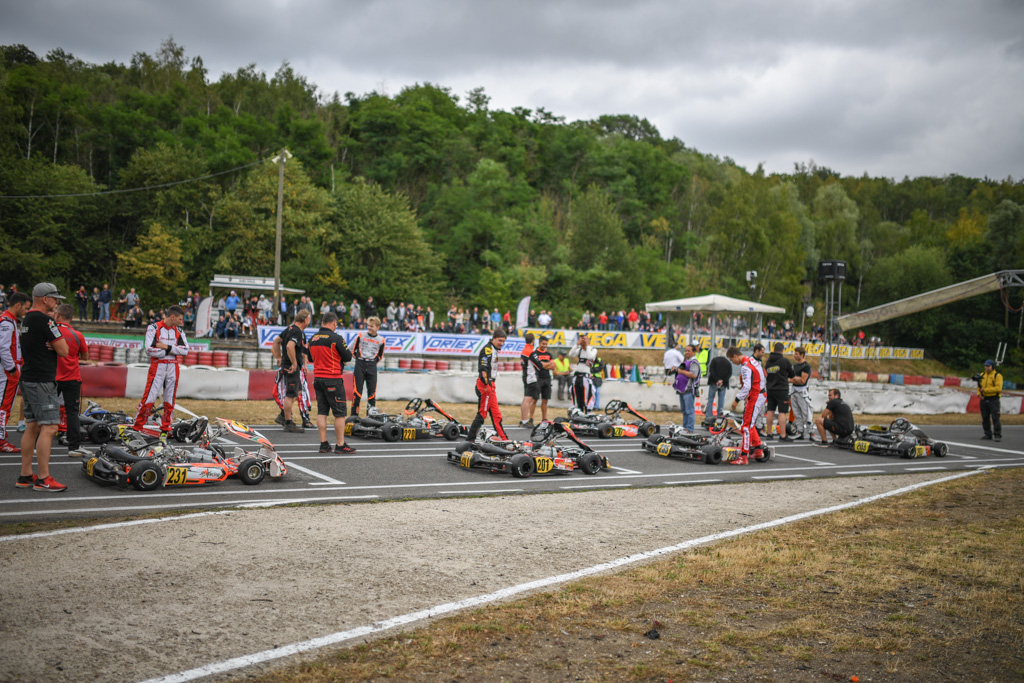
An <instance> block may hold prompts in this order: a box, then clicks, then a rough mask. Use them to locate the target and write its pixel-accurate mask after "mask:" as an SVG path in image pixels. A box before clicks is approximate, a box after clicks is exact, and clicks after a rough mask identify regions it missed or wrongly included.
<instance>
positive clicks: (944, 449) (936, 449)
mask: <svg viewBox="0 0 1024 683" xmlns="http://www.w3.org/2000/svg"><path fill="white" fill-rule="evenodd" d="M947 453H949V446H947V445H946V444H944V443H942V442H941V441H937V442H935V443H934V444H932V455H934V456H935V457H936V458H945V457H946V454H947Z"/></svg>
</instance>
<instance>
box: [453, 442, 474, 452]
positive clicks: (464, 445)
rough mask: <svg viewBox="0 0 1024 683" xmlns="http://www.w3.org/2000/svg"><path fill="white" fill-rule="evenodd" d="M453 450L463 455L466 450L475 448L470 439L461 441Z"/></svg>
mask: <svg viewBox="0 0 1024 683" xmlns="http://www.w3.org/2000/svg"><path fill="white" fill-rule="evenodd" d="M453 450H454V451H455V452H456V453H458V454H459V455H462V454H463V453H465V452H466V451H471V450H473V446H472V444H471V443H470V442H469V441H460V442H459V443H458V445H456V446H455V448H454V449H453Z"/></svg>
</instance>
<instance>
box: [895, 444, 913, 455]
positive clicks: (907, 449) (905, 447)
mask: <svg viewBox="0 0 1024 683" xmlns="http://www.w3.org/2000/svg"><path fill="white" fill-rule="evenodd" d="M896 452H897V453H898V454H899V456H900V457H901V458H913V457H914V444H912V443H910V442H909V441H901V442H900V443H899V445H897V446H896Z"/></svg>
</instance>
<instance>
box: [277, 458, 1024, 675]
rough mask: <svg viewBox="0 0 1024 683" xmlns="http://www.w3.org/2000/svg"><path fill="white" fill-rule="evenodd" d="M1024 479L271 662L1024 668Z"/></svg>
mask: <svg viewBox="0 0 1024 683" xmlns="http://www.w3.org/2000/svg"><path fill="white" fill-rule="evenodd" d="M1022 486H1024V472H1022V471H1020V470H1017V471H1006V472H1000V473H989V474H985V475H979V476H975V477H971V478H968V479H966V480H959V481H955V482H949V483H947V484H942V485H938V486H934V487H929V488H927V489H923V490H921V491H917V492H914V493H911V494H908V495H906V496H903V497H901V498H899V499H889V500H886V501H881V502H878V503H874V504H871V505H868V506H865V507H862V508H857V509H854V510H850V511H846V512H842V513H837V514H833V515H829V516H827V517H821V518H816V519H812V520H807V521H804V522H801V523H798V524H793V525H790V526H787V527H782V528H777V529H773V530H769V531H764V532H760V533H757V534H753V535H750V536H747V537H744V538H740V539H737V540H733V541H730V542H726V543H721V544H718V545H714V546H710V547H707V548H703V549H700V550H697V551H694V552H689V553H685V554H680V555H678V556H676V557H674V558H671V559H668V560H663V561H659V562H654V563H651V564H648V565H645V566H641V567H637V568H635V569H632V570H630V571H626V572H622V573H620V574H616V575H612V576H602V577H597V578H592V579H588V580H584V581H580V582H576V583H573V584H570V585H567V586H565V587H564V588H562V589H560V590H557V591H554V592H550V593H542V594H536V595H531V596H529V597H526V598H522V599H519V600H516V601H514V602H510V603H506V604H502V605H498V606H494V607H490V608H485V609H479V610H475V611H472V612H467V613H465V614H462V615H459V616H455V617H451V618H447V619H443V620H439V621H436V622H434V623H432V624H429V625H427V626H424V627H423V628H420V629H417V630H415V631H412V632H403V633H399V634H397V635H393V636H390V637H387V638H384V639H380V640H377V641H374V642H370V643H367V644H363V645H359V646H356V647H353V648H348V649H344V650H341V651H338V652H335V653H333V654H329V655H324V656H321V657H320V658H318V659H316V660H315V661H311V662H307V663H304V664H300V665H295V666H292V667H289V668H285V669H282V670H280V671H278V672H275V673H273V674H270V675H267V676H264V677H262V678H260V679H259V680H262V681H267V682H276V681H304V682H320V681H342V680H344V681H349V680H366V681H383V680H389V681H396V680H397V681H407V680H408V681H413V680H415V681H421V680H454V681H463V680H465V681H480V680H486V681H492V680H493V681H497V680H515V681H548V680H564V679H569V680H581V681H619V680H633V681H666V680H674V681H684V680H696V679H699V680H707V679H723V680H724V679H728V680H733V681H735V680H744V681H745V680H807V681H819V680H842V681H846V680H851V676H857V677H859V679H860V680H862V681H870V680H874V681H879V680H938V679H948V678H953V679H961V680H972V681H974V680H985V681H989V680H1020V679H1021V677H1022V676H1024V656H1022V655H1021V653H1022V652H1024V637H1022V632H1024V629H1022V623H1024V621H1022V614H1024V590H1022V588H1024V586H1022V585H1021V583H1022V582H1021V572H1020V568H1021V566H1022V561H1024V496H1022V495H1021V493H1022ZM655 630H656V631H657V632H658V636H659V637H658V638H657V639H654V638H652V637H651V636H653V635H654V633H653V632H652V631H655Z"/></svg>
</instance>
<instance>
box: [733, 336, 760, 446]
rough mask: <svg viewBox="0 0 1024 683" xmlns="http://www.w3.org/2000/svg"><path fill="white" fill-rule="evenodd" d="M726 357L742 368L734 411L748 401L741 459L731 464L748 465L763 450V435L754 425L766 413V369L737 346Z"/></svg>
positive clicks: (742, 430)
mask: <svg viewBox="0 0 1024 683" xmlns="http://www.w3.org/2000/svg"><path fill="white" fill-rule="evenodd" d="M725 355H726V357H727V358H728V359H729V360H730V361H731V362H732V364H733V365H738V366H740V390H739V392H738V393H737V394H736V398H735V400H733V402H732V410H736V406H737V405H739V402H740V401H743V400H746V405H745V406H744V408H743V425H742V426H741V427H740V433H741V434H742V435H743V444H742V445H741V446H740V457H738V458H736V459H735V460H733V461H731V462H732V464H733V465H746V464H749V462H750V461H749V459H748V458H749V456H750V455H751V454H752V453H754V452H755V451H760V450H761V435H760V434H758V433H757V427H755V426H754V423H755V422H756V421H757V418H758V417H760V416H761V414H762V413H763V412H764V408H765V403H767V401H768V396H767V392H766V391H765V382H766V379H765V374H764V368H762V367H761V364H760V363H759V362H757V359H755V358H749V357H747V356H744V355H743V354H742V353H740V350H739V349H737V348H736V347H735V346H733V347H730V348H729V350H728V351H726V353H725Z"/></svg>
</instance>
